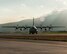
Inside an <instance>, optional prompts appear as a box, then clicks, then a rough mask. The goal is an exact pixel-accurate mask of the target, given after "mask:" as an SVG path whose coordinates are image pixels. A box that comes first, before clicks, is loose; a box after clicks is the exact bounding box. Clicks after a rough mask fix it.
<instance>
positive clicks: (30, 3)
mask: <svg viewBox="0 0 67 54" xmlns="http://www.w3.org/2000/svg"><path fill="white" fill-rule="evenodd" d="M63 9H67V0H0V24H1V23H6V22H15V21H20V20H22V19H25V18H32V17H40V16H46V15H47V14H49V13H50V12H52V11H54V10H63Z"/></svg>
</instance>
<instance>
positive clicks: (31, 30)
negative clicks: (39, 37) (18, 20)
mask: <svg viewBox="0 0 67 54" xmlns="http://www.w3.org/2000/svg"><path fill="white" fill-rule="evenodd" d="M2 27H3V28H15V29H16V30H17V29H20V31H22V28H23V29H29V34H37V33H38V28H40V29H41V30H42V29H43V28H44V29H45V31H47V29H48V31H50V30H51V29H52V28H63V27H64V26H52V25H50V26H35V24H34V18H33V25H32V26H18V25H17V26H2Z"/></svg>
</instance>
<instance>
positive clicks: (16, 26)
mask: <svg viewBox="0 0 67 54" xmlns="http://www.w3.org/2000/svg"><path fill="white" fill-rule="evenodd" d="M2 27H3V28H30V27H31V26H2Z"/></svg>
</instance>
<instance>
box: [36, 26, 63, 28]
mask: <svg viewBox="0 0 67 54" xmlns="http://www.w3.org/2000/svg"><path fill="white" fill-rule="evenodd" d="M36 27H37V28H64V26H36Z"/></svg>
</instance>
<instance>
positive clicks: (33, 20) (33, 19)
mask: <svg viewBox="0 0 67 54" xmlns="http://www.w3.org/2000/svg"><path fill="white" fill-rule="evenodd" d="M33 26H34V18H33Z"/></svg>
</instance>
